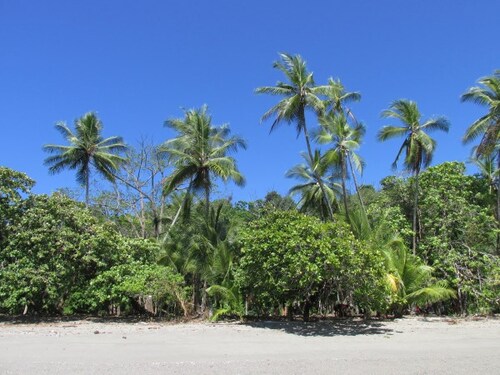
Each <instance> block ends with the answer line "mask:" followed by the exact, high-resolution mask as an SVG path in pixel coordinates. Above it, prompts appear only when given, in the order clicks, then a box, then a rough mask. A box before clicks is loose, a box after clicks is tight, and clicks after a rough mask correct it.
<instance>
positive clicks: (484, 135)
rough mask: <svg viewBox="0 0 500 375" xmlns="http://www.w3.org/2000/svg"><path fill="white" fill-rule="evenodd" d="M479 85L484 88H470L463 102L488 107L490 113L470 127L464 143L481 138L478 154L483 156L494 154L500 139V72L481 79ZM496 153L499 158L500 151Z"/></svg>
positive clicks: (464, 95) (463, 97) (463, 96)
mask: <svg viewBox="0 0 500 375" xmlns="http://www.w3.org/2000/svg"><path fill="white" fill-rule="evenodd" d="M479 83H480V84H481V85H482V87H472V88H470V89H469V91H467V92H466V93H465V94H463V95H462V101H465V102H474V103H477V104H480V105H483V106H487V107H488V113H487V114H485V115H484V116H482V117H480V118H479V119H478V120H476V121H474V122H473V123H472V124H471V125H470V126H469V128H468V129H467V131H466V132H465V135H464V137H463V141H464V143H469V142H472V141H474V140H475V139H477V138H478V137H481V140H480V142H479V145H478V147H477V149H476V154H477V155H478V156H482V155H486V154H490V153H492V152H493V151H494V149H495V147H496V146H497V145H498V142H499V139H500V70H497V71H495V73H494V74H493V75H492V76H489V77H483V78H481V79H480V80H479ZM496 151H497V157H498V155H499V153H500V150H496ZM498 163H500V159H499V160H498Z"/></svg>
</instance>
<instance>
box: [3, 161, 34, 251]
mask: <svg viewBox="0 0 500 375" xmlns="http://www.w3.org/2000/svg"><path fill="white" fill-rule="evenodd" d="M33 185H35V181H33V180H32V179H30V178H29V177H28V176H27V175H26V174H24V173H21V172H17V171H14V170H12V169H9V168H6V167H0V250H2V249H3V247H4V246H5V244H4V242H5V240H6V237H7V230H8V227H9V225H11V224H12V222H13V221H14V220H15V219H16V218H17V217H18V216H20V215H21V212H22V209H21V207H20V203H21V201H22V199H23V194H29V192H30V190H31V188H32V187H33Z"/></svg>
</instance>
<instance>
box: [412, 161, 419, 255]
mask: <svg viewBox="0 0 500 375" xmlns="http://www.w3.org/2000/svg"><path fill="white" fill-rule="evenodd" d="M418 175H419V171H418V170H417V171H416V172H415V192H414V198H413V228H412V229H413V244H412V250H413V255H416V253H417V209H418Z"/></svg>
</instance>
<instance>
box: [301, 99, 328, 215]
mask: <svg viewBox="0 0 500 375" xmlns="http://www.w3.org/2000/svg"><path fill="white" fill-rule="evenodd" d="M299 127H300V128H301V129H303V130H304V137H305V138H306V146H307V153H308V154H309V159H310V160H313V154H312V149H311V142H310V140H309V132H308V131H307V126H306V117H305V114H304V109H302V111H301V113H300V115H299ZM313 173H314V177H315V178H316V181H317V182H318V184H319V188H320V189H321V193H322V194H323V200H324V201H325V203H326V206H327V207H328V213H329V215H330V218H331V219H332V221H333V208H332V204H331V202H330V201H329V199H328V196H327V195H326V191H325V185H324V184H323V181H321V178H320V177H319V176H318V174H317V173H316V171H315V170H313Z"/></svg>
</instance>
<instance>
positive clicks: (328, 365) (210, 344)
mask: <svg viewBox="0 0 500 375" xmlns="http://www.w3.org/2000/svg"><path fill="white" fill-rule="evenodd" d="M499 369H500V320H499V319H492V318H490V319H483V318H480V319H451V318H421V317H411V318H404V319H397V320H394V321H370V322H363V321H356V320H349V321H325V322H317V323H302V322H291V323H288V322H252V323H217V324H210V323H179V324H168V323H158V322H120V321H117V322H114V321H99V320H95V319H91V320H76V321H73V320H68V321H54V322H44V323H40V322H38V323H26V322H15V321H4V322H0V373H1V374H288V375H289V374H337V373H338V374H341V373H342V374H401V373H405V374H498V373H499Z"/></svg>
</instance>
